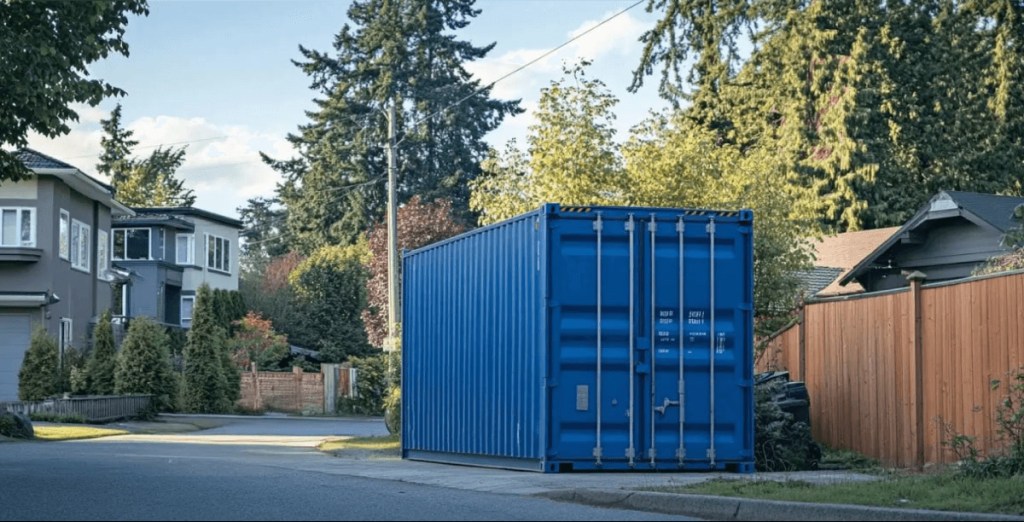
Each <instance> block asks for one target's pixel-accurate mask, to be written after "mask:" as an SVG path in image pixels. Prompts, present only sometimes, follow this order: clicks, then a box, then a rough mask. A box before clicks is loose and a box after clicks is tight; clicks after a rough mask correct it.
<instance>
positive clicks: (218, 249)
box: [206, 235, 231, 273]
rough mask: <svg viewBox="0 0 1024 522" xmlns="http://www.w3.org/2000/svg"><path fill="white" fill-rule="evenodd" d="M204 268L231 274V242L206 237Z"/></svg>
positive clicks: (209, 236) (215, 237) (220, 238)
mask: <svg viewBox="0 0 1024 522" xmlns="http://www.w3.org/2000/svg"><path fill="white" fill-rule="evenodd" d="M206 267H207V268H211V269H213V270H220V271H221V272H229V273H230V272H231V241H229V240H227V239H224V238H222V237H220V236H211V235H207V236H206Z"/></svg>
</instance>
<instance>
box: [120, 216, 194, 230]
mask: <svg viewBox="0 0 1024 522" xmlns="http://www.w3.org/2000/svg"><path fill="white" fill-rule="evenodd" d="M154 225H155V226H166V227H171V228H177V229H179V230H187V231H193V230H195V229H196V227H195V225H193V224H192V223H189V222H188V221H185V220H184V219H179V218H177V217H174V216H171V215H167V214H136V215H135V216H124V217H118V218H114V220H113V222H112V226H113V227H115V228H129V227H138V226H154Z"/></svg>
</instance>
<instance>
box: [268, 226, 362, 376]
mask: <svg viewBox="0 0 1024 522" xmlns="http://www.w3.org/2000/svg"><path fill="white" fill-rule="evenodd" d="M369 259H370V251H369V249H368V248H367V244H366V242H365V241H362V242H360V243H358V244H355V245H350V246H328V247H323V248H321V249H319V250H317V251H316V252H314V253H313V254H312V255H310V256H309V258H307V259H306V260H305V261H303V262H302V263H300V264H299V265H298V266H297V267H296V268H295V270H294V271H293V272H292V273H291V275H289V276H288V281H289V283H290V284H291V286H292V287H293V288H294V289H295V295H296V296H297V297H298V299H299V300H300V302H301V303H302V310H303V314H302V316H301V317H299V321H298V322H299V326H300V328H302V329H303V330H304V331H308V332H318V334H317V335H318V337H317V340H316V344H315V345H314V346H315V347H316V349H318V350H319V351H320V360H321V361H322V362H341V361H344V360H346V359H347V358H348V357H349V356H352V355H362V354H365V353H367V352H368V351H369V348H370V346H369V343H368V342H367V340H366V329H365V328H364V326H363V320H362V317H361V314H362V312H363V309H364V308H366V281H367V277H368V274H367V270H366V263H368V262H369Z"/></svg>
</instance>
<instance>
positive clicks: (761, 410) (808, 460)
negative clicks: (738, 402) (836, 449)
mask: <svg viewBox="0 0 1024 522" xmlns="http://www.w3.org/2000/svg"><path fill="white" fill-rule="evenodd" d="M782 384H783V383H781V382H771V383H767V384H763V385H760V386H757V387H756V388H755V391H754V401H755V402H754V463H755V465H756V467H757V470H758V471H798V470H807V469H815V468H817V465H818V461H819V460H820V459H821V447H820V446H818V444H817V443H816V442H814V438H813V437H812V436H811V427H810V426H808V425H807V423H805V422H797V421H795V420H794V419H793V415H791V414H789V413H786V412H784V411H782V409H781V408H779V405H778V404H776V403H775V402H774V401H772V397H773V396H775V395H776V394H778V393H779V392H780V390H781V386H782Z"/></svg>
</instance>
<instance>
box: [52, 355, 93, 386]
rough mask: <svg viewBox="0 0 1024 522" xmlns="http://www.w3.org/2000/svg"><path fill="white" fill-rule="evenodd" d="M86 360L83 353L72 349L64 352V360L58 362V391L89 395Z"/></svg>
mask: <svg viewBox="0 0 1024 522" xmlns="http://www.w3.org/2000/svg"><path fill="white" fill-rule="evenodd" d="M88 362H89V361H88V358H87V357H86V355H85V353H83V352H82V351H81V350H78V349H76V348H74V347H70V346H69V347H68V348H66V349H65V350H64V358H63V360H61V361H60V386H59V388H58V391H59V392H61V393H70V394H72V395H86V394H88V393H89V374H88V370H87V364H88Z"/></svg>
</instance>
